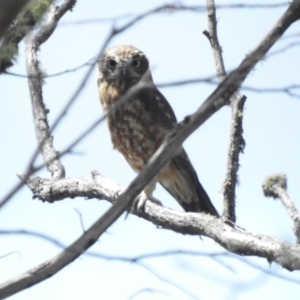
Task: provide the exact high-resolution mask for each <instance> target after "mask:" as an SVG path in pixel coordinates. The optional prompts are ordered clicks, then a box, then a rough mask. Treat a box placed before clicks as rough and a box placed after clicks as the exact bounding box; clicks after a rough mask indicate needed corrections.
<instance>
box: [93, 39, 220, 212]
mask: <svg viewBox="0 0 300 300" xmlns="http://www.w3.org/2000/svg"><path fill="white" fill-rule="evenodd" d="M98 71H99V77H98V87H99V97H100V100H101V103H102V106H103V110H104V112H106V113H107V112H108V111H109V110H110V109H112V108H114V106H115V104H116V103H118V100H119V99H120V98H121V97H122V96H124V95H125V94H126V93H128V91H129V90H130V88H131V87H133V86H134V85H135V84H137V83H139V82H140V81H141V80H142V81H143V82H144V83H145V84H144V87H142V88H140V89H139V90H137V91H135V92H134V93H132V94H129V95H128V94H127V95H128V96H129V98H128V99H127V101H125V102H124V103H122V105H120V106H119V107H117V108H116V109H114V110H113V112H112V113H111V114H109V116H108V118H107V122H108V127H109V130H110V134H111V139H112V143H113V147H114V148H115V149H118V150H119V151H120V152H121V153H122V154H123V156H124V157H125V159H126V160H127V162H128V163H129V165H130V166H131V167H132V168H133V170H135V171H136V172H139V171H140V170H141V169H142V168H143V167H144V166H145V165H146V164H147V162H148V160H149V159H150V158H151V156H152V155H153V154H154V152H155V151H156V150H157V149H158V147H159V146H160V145H161V144H162V142H163V140H164V138H165V136H166V135H167V134H168V133H169V132H170V131H171V130H172V129H173V128H174V127H175V125H176V123H177V121H176V117H175V114H174V112H173V110H172V108H171V106H170V104H169V103H168V101H167V100H166V98H165V97H164V96H163V95H162V94H161V92H160V91H159V90H158V89H157V87H156V86H155V84H154V82H153V80H152V76H151V73H150V71H149V61H148V59H147V57H146V56H145V54H144V53H143V52H142V51H140V50H139V49H137V48H135V47H133V46H128V45H125V46H116V47H112V48H110V49H108V50H106V51H105V52H104V53H103V54H102V55H101V57H100V59H99V62H98ZM131 90H132V89H131ZM131 90H130V91H131ZM130 91H129V92H130ZM156 182H159V183H160V184H161V185H162V186H163V187H164V188H165V189H166V190H167V191H168V192H169V193H170V194H171V195H172V196H173V197H174V198H175V199H176V200H177V201H178V203H179V204H180V205H181V206H182V207H183V209H184V210H185V211H187V212H204V213H209V214H211V215H214V216H219V214H218V212H217V210H216V209H215V207H214V206H213V204H212V203H211V201H210V198H209V196H208V195H207V193H206V192H205V190H204V188H203V187H202V185H201V184H200V182H199V179H198V176H197V174H196V172H195V170H194V168H193V166H192V164H191V162H190V160H189V158H188V156H187V154H186V152H185V151H184V149H183V148H182V147H180V148H179V149H178V150H177V151H176V153H175V154H173V155H172V156H171V158H170V159H169V161H168V163H167V164H166V165H165V166H164V167H163V168H162V169H161V170H160V172H159V173H158V174H157V175H156V177H155V178H154V179H153V180H152V181H151V182H150V183H149V184H148V185H147V187H146V188H145V189H144V195H145V196H147V197H148V198H150V199H151V197H152V192H153V191H154V189H155V185H156Z"/></svg>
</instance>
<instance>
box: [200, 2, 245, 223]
mask: <svg viewBox="0 0 300 300" xmlns="http://www.w3.org/2000/svg"><path fill="white" fill-rule="evenodd" d="M206 6H207V16H208V29H209V31H207V30H205V31H203V34H204V35H205V36H206V37H207V38H208V40H209V42H210V45H211V48H212V52H213V56H214V61H215V66H216V71H217V76H218V78H219V81H220V82H222V81H223V80H224V79H225V77H226V75H227V74H226V71H225V66H224V61H223V56H222V48H221V46H220V43H219V39H218V34H217V17H216V7H215V2H214V0H206ZM245 101H246V97H245V96H237V95H236V94H233V95H232V97H231V99H230V102H231V115H232V117H231V119H232V121H231V130H230V141H229V150H228V161H227V172H226V179H225V181H224V185H223V186H224V201H223V213H222V217H223V219H224V221H225V222H227V223H229V224H234V223H235V221H236V216H235V187H236V184H237V181H238V179H237V178H238V175H237V172H238V169H239V154H240V153H241V152H242V151H243V149H244V147H245V141H244V139H243V136H242V133H243V128H242V120H243V119H242V116H243V107H244V103H245Z"/></svg>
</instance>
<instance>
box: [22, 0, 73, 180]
mask: <svg viewBox="0 0 300 300" xmlns="http://www.w3.org/2000/svg"><path fill="white" fill-rule="evenodd" d="M74 4H75V0H66V1H64V3H63V4H62V5H60V6H56V5H55V4H53V5H51V6H50V10H49V15H48V19H47V21H46V22H45V24H43V26H42V27H41V28H40V30H39V31H38V32H37V33H36V34H35V35H32V36H29V37H28V39H27V43H26V53H27V55H26V56H27V57H26V68H27V73H28V75H29V76H31V77H30V78H29V80H28V84H29V89H30V95H31V101H32V110H33V116H34V121H35V131H36V136H37V140H38V144H39V149H40V151H41V153H42V155H43V159H44V162H45V163H46V165H47V167H48V170H49V171H50V172H51V174H52V178H53V179H54V180H56V179H60V178H63V177H64V176H65V170H64V167H63V165H62V164H61V162H60V161H59V159H58V158H57V152H56V151H55V149H54V147H53V137H51V135H50V131H49V125H48V120H47V113H48V111H47V110H46V107H45V104H44V101H43V95H42V83H43V74H42V71H41V70H40V68H39V61H38V59H37V51H38V49H39V47H40V46H41V44H42V43H44V42H45V41H46V40H47V39H48V38H49V37H50V36H51V34H52V33H53V31H54V30H55V28H56V26H57V23H58V21H59V19H60V18H61V17H62V16H63V15H64V14H65V13H66V12H67V11H68V10H70V9H72V7H73V6H74Z"/></svg>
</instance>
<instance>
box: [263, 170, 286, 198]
mask: <svg viewBox="0 0 300 300" xmlns="http://www.w3.org/2000/svg"><path fill="white" fill-rule="evenodd" d="M278 187H280V188H282V189H284V190H286V189H287V178H286V175H285V174H283V173H274V174H272V175H269V176H267V177H266V179H265V181H264V183H263V185H262V188H263V192H264V195H265V196H266V197H273V198H277V192H276V188H278Z"/></svg>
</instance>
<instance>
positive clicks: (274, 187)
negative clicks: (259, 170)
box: [262, 173, 300, 244]
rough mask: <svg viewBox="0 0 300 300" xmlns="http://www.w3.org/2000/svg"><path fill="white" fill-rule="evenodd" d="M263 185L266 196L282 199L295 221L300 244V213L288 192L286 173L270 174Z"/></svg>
mask: <svg viewBox="0 0 300 300" xmlns="http://www.w3.org/2000/svg"><path fill="white" fill-rule="evenodd" d="M262 187H263V192H264V194H265V196H266V197H273V198H275V199H276V198H278V199H280V200H281V202H282V204H283V206H284V207H285V209H286V210H287V212H288V214H289V215H290V217H291V219H292V220H293V222H294V230H295V235H296V238H297V243H298V244H300V214H299V212H298V210H297V208H296V206H295V205H294V203H293V201H292V199H291V198H290V196H289V195H288V193H287V179H286V175H285V174H282V173H278V174H272V175H269V176H267V178H266V179H265V181H264V183H263V186H262Z"/></svg>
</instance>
